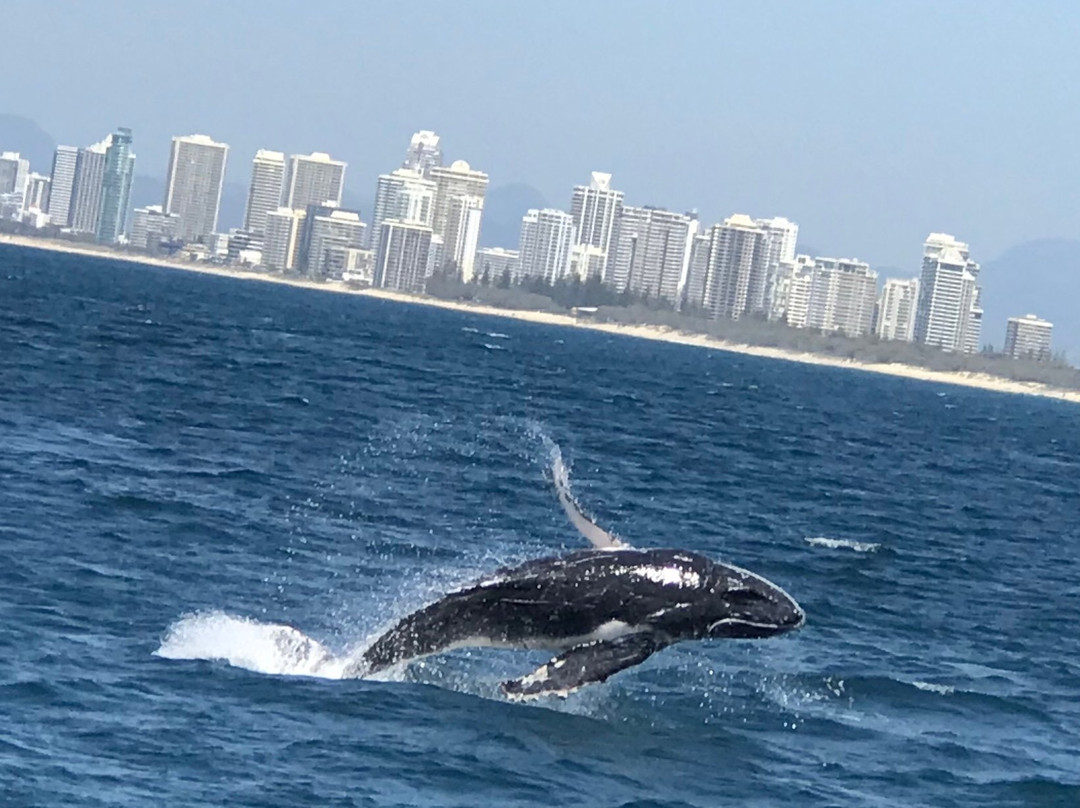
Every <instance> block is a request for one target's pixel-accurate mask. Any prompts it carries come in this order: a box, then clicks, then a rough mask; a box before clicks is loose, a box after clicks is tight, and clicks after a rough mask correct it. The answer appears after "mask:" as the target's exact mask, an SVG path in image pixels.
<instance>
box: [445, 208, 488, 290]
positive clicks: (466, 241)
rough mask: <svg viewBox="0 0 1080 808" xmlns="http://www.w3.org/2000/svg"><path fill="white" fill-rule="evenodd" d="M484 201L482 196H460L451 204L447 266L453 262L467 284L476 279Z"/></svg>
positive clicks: (446, 254) (447, 226)
mask: <svg viewBox="0 0 1080 808" xmlns="http://www.w3.org/2000/svg"><path fill="white" fill-rule="evenodd" d="M483 215H484V200H483V199H482V198H481V197H478V196H456V197H454V198H453V199H452V200H451V201H450V208H449V210H448V216H447V221H446V234H445V235H444V236H443V249H444V251H445V252H444V253H443V262H444V263H445V262H451V263H452V264H453V265H454V266H455V267H456V268H457V271H458V274H459V275H460V276H461V279H462V280H463V281H464V282H465V283H469V282H470V281H472V279H473V261H474V260H475V259H476V248H477V246H479V243H480V220H481V218H482V217H483Z"/></svg>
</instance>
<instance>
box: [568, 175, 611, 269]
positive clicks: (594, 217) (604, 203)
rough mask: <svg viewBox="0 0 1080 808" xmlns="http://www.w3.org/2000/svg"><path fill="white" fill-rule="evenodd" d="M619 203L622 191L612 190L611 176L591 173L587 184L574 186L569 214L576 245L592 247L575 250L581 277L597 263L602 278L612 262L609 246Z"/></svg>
mask: <svg viewBox="0 0 1080 808" xmlns="http://www.w3.org/2000/svg"><path fill="white" fill-rule="evenodd" d="M622 204H623V192H622V191H615V190H612V187H611V175H610V174H604V173H602V172H600V171H594V172H592V176H591V177H590V179H589V184H588V185H578V186H575V188H574V192H573V194H572V196H571V198H570V215H571V216H573V218H574V228H575V231H576V233H577V242H576V245H575V246H581V247H592V248H594V249H593V250H578V253H579V256H581V257H580V258H579V263H581V264H582V267H583V268H584V270H585V271H584V272H582V271H581V270H579V274H581V275H582V276H583V277H584V276H587V275H588V274H592V271H593V270H592V268H593V267H595V264H596V263H597V262H599V264H600V265H601V266H602V270H601V279H603V278H604V275H606V273H607V271H608V267H609V266H610V265H611V263H613V262H614V257H615V256H614V250H613V249H612V246H613V242H614V240H615V228H616V224H617V222H618V217H619V212H620V210H621V209H622Z"/></svg>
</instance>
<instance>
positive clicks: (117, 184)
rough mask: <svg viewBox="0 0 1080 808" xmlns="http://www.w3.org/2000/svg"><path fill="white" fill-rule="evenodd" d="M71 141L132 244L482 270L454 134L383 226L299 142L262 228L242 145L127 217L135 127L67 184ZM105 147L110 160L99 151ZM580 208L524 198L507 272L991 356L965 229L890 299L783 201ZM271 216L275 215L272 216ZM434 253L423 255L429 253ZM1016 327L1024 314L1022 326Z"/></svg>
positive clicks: (372, 270)
mask: <svg viewBox="0 0 1080 808" xmlns="http://www.w3.org/2000/svg"><path fill="white" fill-rule="evenodd" d="M73 151H74V152H75V154H76V159H75V171H74V174H75V177H76V178H75V181H74V185H73V187H72V189H71V193H75V192H76V191H78V192H79V194H81V197H80V196H79V194H76V203H75V204H74V205H70V206H69V207H70V208H71V209H72V210H71V212H70V214H69V216H68V228H69V229H70V230H71V231H72V232H75V233H78V232H83V233H87V234H93V235H95V236H96V240H97V241H99V242H100V243H104V244H112V243H116V242H121V241H123V240H124V239H126V238H127V233H128V232H130V236H131V238H130V240H128V241H127V242H126V243H130V244H133V245H134V246H136V247H138V248H140V249H147V250H150V251H152V252H156V251H157V247H158V246H159V242H162V241H165V240H169V241H176V243H177V244H185V243H199V242H201V245H200V246H199V250H198V255H199V256H200V258H201V259H202V260H207V259H211V258H214V259H215V260H226V261H228V262H230V263H241V264H249V265H256V266H263V267H265V268H266V269H269V270H271V271H297V272H299V273H302V274H305V275H307V276H309V277H313V278H342V277H350V278H353V279H355V280H357V281H359V282H366V283H375V284H376V285H386V286H389V287H390V288H396V289H399V290H401V291H411V292H416V291H421V292H422V291H423V290H424V285H425V283H426V281H425V280H424V279H425V278H426V277H429V276H430V275H431V274H432V272H434V271H436V270H440V269H443V268H444V267H453V269H454V271H456V273H457V274H458V276H459V277H460V278H461V279H462V280H463V281H465V282H470V281H473V280H474V279H477V278H479V277H480V273H479V272H478V271H474V262H475V261H476V259H477V256H478V251H479V249H480V247H481V244H480V239H479V234H480V232H481V221H482V215H483V207H484V195H485V193H486V190H487V186H488V184H489V178H488V175H487V174H486V173H485V172H483V171H480V170H477V169H475V168H473V167H472V166H470V164H469V163H468V162H467V161H465V160H462V159H458V160H455V161H453V162H452V163H450V165H443V164H442V160H443V154H442V150H441V146H440V138H439V136H438V135H437V134H436V133H434V132H433V131H430V130H421V131H418V132H416V133H414V134H413V136H412V139H411V140H410V143H409V146H408V149H407V151H406V157H405V160H404V162H403V164H402V165H403V167H402V168H399V169H396V170H394V171H392V172H391V173H389V174H381V175H379V177H378V179H377V184H376V195H375V205H374V210H373V211H372V215H373V216H374V217H375V219H374V222H375V225H376V226H374V227H371V228H369V226H368V223H367V222H364V221H363V220H362V219H361V217H360V213H359V212H358V211H350V210H346V209H344V208H342V207H341V200H342V196H343V188H344V177H345V172H346V169H347V163H345V162H344V161H339V160H335V159H333V158H331V157H330V155H329V154H327V153H323V152H315V153H312V154H310V155H299V154H294V155H291V156H290V157H289V158H288V161H287V164H286V160H285V158H284V154H283V153H282V152H275V151H270V150H266V149H259V150H257V151H256V153H255V155H254V157H253V158H252V161H251V180H250V186H249V189H248V194H247V206H246V211H245V218H244V220H245V225H246V227H245V228H243V229H232V230H230V231H229V232H228V233H219V232H218V229H217V216H218V209H219V205H220V199H221V191H222V187H223V185H224V175H225V170H226V158H227V156H228V151H229V146H228V144H226V143H220V142H216V141H214V140H213V139H212V138H211V137H209V136H208V135H204V134H197V135H188V136H174V137H173V138H172V150H171V153H170V160H169V168H168V179H167V184H166V194H165V201H164V204H163V205H162V206H150V207H144V208H138V209H136V210H134V212H133V216H132V220H131V227H130V231H128V230H127V228H125V226H124V225H125V222H126V221H127V218H128V217H127V207H126V205H127V202H128V196H129V193H130V187H131V180H132V170H133V166H134V162H135V156H134V153H133V152H132V133H131V130H130V129H129V128H124V127H121V128H119V129H118V130H116V132H114V133H113V134H111V135H109V136H108V137H107V138H106V139H105V140H104V141H102V142H101V143H99V144H95V145H94V146H91V147H88V148H86V149H72V148H71V147H67V146H58V147H57V148H56V151H55V155H54V158H53V161H52V164H53V169H54V171H55V172H56V177H55V180H56V183H55V184H56V185H57V186H58V187H60V186H61V185H64V184H65V183H67V182H68V180H69V178H70V177H71V175H72V171H71V170H70V166H69V165H68V164H69V163H70V162H71V159H70V157H71V154H72V152H73ZM90 157H93V158H94V160H93V161H90V162H88V161H89V158H90ZM84 163H85V164H86V165H84ZM87 166H90V168H87ZM0 169H2V170H3V171H6V172H7V174H6V175H5V176H4V177H0V179H2V180H3V181H4V182H5V183H6V184H7V185H10V186H12V188H11V189H9V193H8V194H7V196H5V197H3V199H4V200H7V202H6V204H7V207H6V208H5V210H7V211H8V213H4V214H3V215H4V216H5V217H7V218H12V216H11V215H10V210H11V205H10V200H11V198H12V197H13V196H18V194H17V193H15V194H13V193H11V192H10V191H11V190H12V189H14V190H18V188H19V187H21V188H22V197H21V198H20V199H18V200H16V201H17V202H18V205H17V206H16V209H17V215H16V216H15V217H14V218H20V219H21V220H22V221H24V222H32V223H34V224H33V226H34V227H37V228H40V227H42V226H43V224H45V223H47V222H48V215H46V214H44V213H43V211H44V210H45V209H46V208H49V209H52V205H51V200H49V199H48V195H49V194H48V192H49V187H50V183H51V181H52V180H51V178H48V177H45V176H43V175H39V174H37V173H34V172H31V171H30V165H29V162H28V161H27V160H24V159H21V158H20V156H19V154H18V153H12V152H4V153H3V155H2V157H0ZM91 169H92V170H93V172H94V173H93V176H92V181H87V180H86V178H84V177H82V175H81V174H82V172H85V171H88V170H91ZM87 187H89V188H91V189H92V191H93V193H94V194H96V196H94V195H92V194H89V193H88V192H86V188H87ZM65 193H67V190H65ZM61 201H62V200H61ZM33 205H36V206H37V207H33ZM60 207H62V205H61V206H60ZM567 207H568V208H569V211H570V212H567V211H563V210H560V209H552V208H545V209H543V210H539V209H534V210H530V211H527V212H526V214H525V215H524V216H523V217H522V223H521V231H520V237H519V241H518V245H517V246H518V249H517V251H516V254H515V256H514V258H513V259H512V260H510V261H508V262H505V263H504V264H503V266H504V274H505V275H506V276H508V277H512V278H514V279H517V280H521V279H534V280H539V281H542V282H544V283H548V284H551V283H555V282H557V281H559V280H562V279H565V278H569V277H577V278H579V279H581V280H582V281H584V280H587V279H588V278H590V277H594V276H595V277H597V278H599V280H600V281H601V282H602V283H603V284H605V285H606V286H608V287H609V288H611V289H612V290H613V291H614V292H616V293H618V294H621V293H624V292H625V293H630V294H632V295H635V296H638V297H643V298H646V299H657V300H662V301H665V302H666V303H668V304H669V305H671V306H672V307H673V308H675V309H678V310H682V309H687V308H688V309H689V310H691V311H700V312H702V313H705V314H707V315H708V316H710V317H712V318H713V319H717V318H726V319H733V320H737V319H739V318H740V317H742V316H744V315H748V316H761V317H765V318H767V319H770V320H775V321H781V322H784V323H786V324H787V325H789V326H792V327H795V328H811V329H814V330H817V331H821V332H826V333H827V332H839V333H843V334H846V335H848V336H851V337H861V336H867V335H870V334H873V335H875V336H877V337H878V338H880V339H891V340H901V341H914V342H918V343H923V344H926V345H928V346H933V347H937V348H940V349H942V350H945V351H953V352H963V353H975V352H977V351H979V350H981V349H982V347H983V345H984V344H985V343H984V342H983V341H982V333H981V328H982V315H983V310H982V306H981V298H982V289H981V287H980V286H979V285H978V275H979V269H980V267H979V264H978V263H976V262H974V261H972V260H970V257H969V254H970V250H969V248H968V245H967V244H965V243H963V242H960V241H958V240H956V239H955V238H954V237H953V236H951V235H949V234H943V233H931V234H930V235H929V236H928V237H927V240H926V242H925V243H924V247H923V265H922V270H921V275H920V276H919V277H917V278H910V279H907V280H904V279H895V278H893V279H889V280H888V282H887V283H886V285H885V288H884V289H883V291H882V293H881V295H880V296H879V295H878V293H877V283H878V273H877V272H876V271H875V270H872V269H871V268H870V266H869V264H868V263H867V262H863V261H859V260H857V259H851V258H840V259H836V258H831V257H824V256H820V255H819V256H814V257H811V256H809V255H806V254H798V255H797V254H796V248H797V244H796V242H797V239H798V234H799V226H798V224H796V223H795V222H792V221H790V220H788V219H786V218H784V217H781V216H776V217H773V218H758V219H753V218H751V217H749V216H747V215H746V214H741V213H737V214H733V215H732V216H729V217H728V218H727V219H725V220H724V221H723V222H718V223H716V224H714V225H712V226H711V227H706V226H704V225H702V223H701V222H700V220H699V218H698V216H697V214H696V213H693V212H692V213H678V212H675V211H669V210H667V209H664V208H660V207H656V206H652V205H644V206H640V205H629V204H626V202H625V196H624V194H623V192H622V191H621V190H619V189H617V188H615V187H613V185H612V176H611V175H610V174H608V173H605V172H598V171H593V172H592V173H591V178H590V180H589V183H588V184H587V185H577V186H574V188H573V189H572V192H571V198H570V204H569V205H568V206H567ZM58 209H59V208H58ZM86 217H90V219H88V220H87V221H86V222H82V223H81V224H80V222H81V220H82V219H83V218H86ZM282 217H284V218H282ZM271 218H274V226H273V227H268V224H269V223H270V219H271ZM281 221H285V224H284V229H282V227H283V225H282V224H281V223H280V222H281ZM59 226H63V225H59ZM417 228H419V229H422V230H425V231H427V236H426V238H425V239H424V241H423V248H422V250H421V251H418V250H417V248H416V246H415V245H416V244H418V243H419V242H417V241H416V237H414V236H410V238H411V239H412V240H411V241H409V242H408V243H409V244H411V245H413V246H412V247H410V248H409V249H410V252H408V255H409V256H411V258H410V259H409V260H410V261H411V262H412V263H411V264H409V266H408V267H407V268H406V269H401V268H400V267H398V268H394V267H391V266H390V265H388V264H387V260H388V259H387V256H388V255H390V254H391V253H393V252H394V251H393V250H391V252H390V253H388V252H387V250H386V249H384V245H383V244H382V243H381V240H382V239H384V238H388V239H391V241H393V240H394V239H399V234H405V233H409V232H411V231H412V230H414V229H417ZM369 229H370V230H371V231H374V233H373V234H372V235H371V236H369V235H368V232H369ZM264 231H265V232H264ZM395 243H396V244H398V248H396V249H397V254H400V255H405V253H401V252H400V249H401V248H402V247H403V245H404V244H405V242H402V241H400V239H399V240H398V241H397V242H395ZM604 245H606V249H605V248H604ZM192 254H193V255H194V254H195V253H192ZM421 254H422V255H423V256H424V260H419V259H418V256H420V255H421ZM483 257H484V260H485V267H484V271H485V275H484V278H485V279H490V278H489V276H490V271H491V266H490V261H491V259H492V258H493V257H494V256H492V255H491V254H490V253H487V254H485V256H483ZM496 260H498V259H496ZM421 264H423V270H422V271H421V269H420V265H421ZM406 278H407V279H408V281H407V282H406V281H404V280H403V279H406ZM897 283H899V284H900V285H901V286H905V285H906V286H908V287H910V288H911V289H912V290H917V292H918V296H917V298H915V299H914V305H911V301H908V303H907V304H904V305H901V304H900V303H898V302H897V300H895V299H893V297H892V296H891V293H893V292H896V291H897V290H898V287H897V286H896V284H897ZM890 284H893V286H892V287H890ZM1051 328H1052V326H1051ZM1047 334H1049V331H1048V332H1047ZM1012 339H1013V325H1012V320H1010V325H1009V332H1008V335H1007V337H1006V340H1007V341H1008V340H1012ZM1010 353H1015V352H1013V351H1010ZM1043 353H1044V354H1045V356H1044V357H1043V358H1048V357H1049V355H1050V350H1049V337H1047V350H1046V351H1045V352H1043Z"/></svg>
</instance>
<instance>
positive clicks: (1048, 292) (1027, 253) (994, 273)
mask: <svg viewBox="0 0 1080 808" xmlns="http://www.w3.org/2000/svg"><path fill="white" fill-rule="evenodd" d="M979 285H980V286H982V290H983V312H984V314H983V329H982V333H983V342H984V343H990V344H992V345H993V346H994V347H995V348H997V349H998V350H1000V349H1001V348H1002V347H1004V345H1005V323H1006V320H1008V318H1009V317H1015V316H1017V315H1021V316H1022V315H1024V314H1037V315H1038V316H1040V317H1042V318H1043V319H1046V320H1049V321H1050V322H1052V323H1053V324H1054V339H1053V348H1054V352H1055V353H1056V352H1058V351H1065V352H1066V353H1067V355H1068V359H1069V361H1070V362H1071V363H1072V364H1074V365H1075V364H1077V363H1078V362H1080V317H1078V316H1077V314H1078V311H1080V310H1078V308H1077V304H1076V301H1077V300H1080V241H1078V240H1076V239H1040V240H1038V241H1028V242H1025V243H1024V244H1018V245H1016V246H1015V247H1012V248H1011V249H1009V250H1007V251H1006V252H1005V253H1004V254H1002V255H1001V256H999V257H998V258H995V259H994V260H993V261H990V262H988V263H985V264H983V267H982V271H981V272H980V275H979Z"/></svg>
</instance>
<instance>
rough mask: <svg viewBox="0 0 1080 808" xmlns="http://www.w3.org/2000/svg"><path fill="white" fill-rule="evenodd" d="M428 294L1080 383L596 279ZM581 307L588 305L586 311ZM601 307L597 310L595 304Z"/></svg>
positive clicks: (1051, 368)
mask: <svg viewBox="0 0 1080 808" xmlns="http://www.w3.org/2000/svg"><path fill="white" fill-rule="evenodd" d="M427 293H428V294H429V295H431V296H433V297H436V298H440V299H443V300H457V301H462V302H474V303H481V304H484V305H487V306H494V307H496V308H505V309H528V310H532V311H546V312H552V313H560V314H567V313H576V314H577V316H578V317H579V318H587V319H589V320H591V321H593V322H601V323H612V324H617V325H647V326H655V327H659V328H669V329H672V330H674V331H681V332H684V333H687V334H702V335H705V336H708V337H711V338H713V339H717V340H722V341H724V342H728V343H732V344H738V345H750V346H754V347H759V348H778V349H781V350H785V351H792V352H797V353H809V354H822V355H825V356H830V357H835V358H839V359H849V360H851V361H853V362H860V363H869V364H883V365H888V364H897V365H912V366H915V367H921V368H926V369H927V370H933V371H939V372H944V373H966V374H973V375H986V376H995V377H998V378H1002V379H1009V380H1011V381H1018V382H1035V383H1038V384H1046V385H1049V386H1051V387H1059V388H1062V389H1067V390H1080V369H1077V368H1075V367H1073V366H1071V365H1070V364H1069V363H1068V362H1066V361H1065V357H1064V356H1063V355H1060V354H1059V355H1057V356H1055V357H1054V358H1052V359H1051V360H1049V361H1042V362H1039V361H1034V360H1026V359H1013V358H1011V357H1009V356H1006V355H1005V354H1002V353H999V352H997V351H995V350H993V348H992V347H990V346H987V347H986V348H984V350H983V351H982V352H980V353H976V354H961V353H950V352H946V351H942V350H939V349H937V348H933V347H929V346H926V345H920V344H917V343H912V342H901V341H896V340H882V339H878V338H877V337H875V336H873V335H869V336H865V337H848V336H845V335H843V334H838V333H824V332H821V331H816V330H814V329H809V328H792V327H790V326H788V325H787V324H786V323H782V322H776V321H770V320H766V319H765V318H758V317H743V318H741V319H739V320H728V319H710V318H709V317H708V316H707V315H706V313H705V312H700V311H689V310H682V311H676V310H675V309H674V308H672V306H670V305H669V304H667V303H666V302H665V301H663V300H656V299H648V298H642V297H639V296H636V295H633V294H631V293H629V292H622V293H618V292H615V291H614V290H612V289H611V288H610V287H608V286H604V285H603V284H602V283H600V281H599V279H596V278H592V279H590V280H588V281H584V282H582V281H580V280H579V279H577V278H571V279H563V280H559V281H556V282H555V283H554V284H549V283H546V282H544V281H542V280H537V279H526V280H524V281H522V282H514V281H512V280H511V279H510V278H509V276H505V275H504V276H501V277H500V278H498V279H495V280H494V281H493V280H492V279H491V278H486V277H484V276H483V275H481V276H480V277H479V278H478V279H477V280H476V281H475V282H473V283H464V282H462V281H461V280H460V279H459V278H457V277H456V275H455V274H453V273H439V274H436V275H433V276H432V277H431V278H429V279H428V285H427ZM582 309H587V311H585V312H582ZM593 309H595V311H593Z"/></svg>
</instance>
